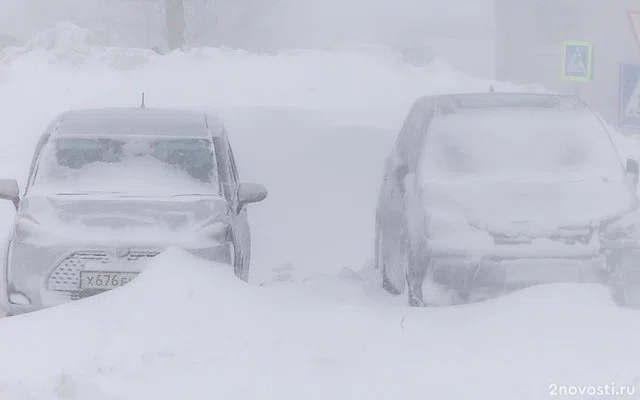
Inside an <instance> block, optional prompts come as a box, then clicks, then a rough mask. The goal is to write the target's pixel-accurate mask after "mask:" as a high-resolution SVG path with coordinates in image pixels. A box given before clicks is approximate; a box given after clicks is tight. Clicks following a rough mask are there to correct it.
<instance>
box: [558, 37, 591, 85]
mask: <svg viewBox="0 0 640 400" xmlns="http://www.w3.org/2000/svg"><path fill="white" fill-rule="evenodd" d="M592 75H593V44H592V43H591V42H576V41H568V42H565V43H564V52H563V57H562V78H563V79H564V80H567V81H573V82H589V81H591V80H592V78H593V77H592Z"/></svg>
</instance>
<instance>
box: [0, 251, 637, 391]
mask: <svg viewBox="0 0 640 400" xmlns="http://www.w3.org/2000/svg"><path fill="white" fill-rule="evenodd" d="M324 286H325V287H324V289H325V293H324V296H326V297H327V298H329V297H332V296H333V294H332V293H331V292H334V293H335V290H336V289H343V290H346V289H349V290H352V291H354V290H357V288H358V284H357V282H355V281H349V280H348V279H347V278H339V277H335V278H334V279H333V280H330V279H327V280H325V281H324ZM298 289H299V292H298V293H295V296H290V295H287V296H285V295H284V293H283V292H282V291H281V290H279V288H278V287H276V286H274V287H264V288H257V287H252V286H251V285H248V284H244V283H242V282H240V281H238V280H237V279H235V278H234V277H233V274H232V273H231V272H230V271H229V269H228V268H226V267H225V266H223V265H217V266H216V265H214V266H212V265H211V264H209V263H205V262H203V261H200V260H198V259H196V258H194V257H192V256H190V255H188V254H187V253H185V252H182V251H180V250H178V249H170V250H169V251H167V252H165V253H164V254H163V255H161V256H160V257H159V258H158V259H156V261H155V262H154V264H153V265H152V266H151V267H149V268H148V269H147V270H146V271H145V272H144V273H143V274H142V275H140V277H139V278H138V279H136V280H135V281H134V282H133V283H131V284H130V285H128V286H125V287H123V288H121V289H117V290H114V291H111V292H109V293H106V294H103V295H99V296H96V297H93V298H90V299H87V300H85V301H81V302H76V303H73V304H68V305H63V306H60V307H57V308H52V309H49V310H45V311H41V312H37V313H33V314H31V315H24V316H19V317H12V318H9V319H3V320H0V343H2V348H1V356H2V358H1V359H0V398H7V399H31V398H33V399H63V398H65V399H67V398H71V399H99V400H102V399H105V400H106V399H131V400H134V399H141V398H153V399H175V398H189V399H208V398H223V399H230V398H234V399H255V398H281V399H289V398H304V399H327V398H338V399H339V398H357V399H388V398H403V399H419V398H425V397H434V398H439V399H460V398H465V399H467V398H468V399H471V398H474V399H478V398H481V399H485V398H486V399H489V398H491V399H496V398H498V399H511V398H519V399H541V398H546V396H548V395H549V393H550V386H551V385H553V384H556V385H560V386H562V385H564V386H571V385H573V386H579V385H594V386H595V385H606V384H609V385H611V384H612V383H614V384H616V385H619V386H620V387H621V386H623V385H631V384H633V383H634V373H633V370H634V367H635V365H636V360H637V355H638V354H637V346H636V335H635V331H636V330H637V329H640V320H638V319H637V318H636V315H635V314H634V313H633V312H629V311H625V310H620V309H615V308H613V307H612V306H611V305H610V301H609V300H608V294H607V293H606V290H604V289H602V288H598V287H575V286H563V285H559V286H555V287H554V286H549V287H541V288H536V289H535V290H529V291H524V292H520V293H518V294H516V295H512V296H509V297H505V298H502V299H500V300H496V301H493V302H486V303H483V304H477V305H472V306H464V307H456V308H449V309H418V310H416V309H405V308H404V307H393V306H390V305H388V304H387V306H384V305H383V304H382V303H378V302H377V301H374V300H373V298H371V300H370V301H369V302H368V304H364V303H362V304H353V303H351V302H346V301H343V302H332V301H328V302H325V301H324V300H323V298H322V297H318V293H308V292H306V290H303V289H304V287H302V286H301V287H299V288H298ZM291 295H293V293H291ZM542 299H544V300H542ZM614 327H615V328H614ZM612 329H615V332H616V334H615V336H613V335H612V334H611V333H612ZM613 337H615V342H613V340H612V339H613ZM634 349H636V350H634ZM2 396H4V397H2ZM585 398H586V397H585Z"/></svg>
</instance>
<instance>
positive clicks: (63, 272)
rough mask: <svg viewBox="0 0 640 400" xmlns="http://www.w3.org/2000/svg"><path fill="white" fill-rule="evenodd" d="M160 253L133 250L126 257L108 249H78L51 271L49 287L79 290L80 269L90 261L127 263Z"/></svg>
mask: <svg viewBox="0 0 640 400" xmlns="http://www.w3.org/2000/svg"><path fill="white" fill-rule="evenodd" d="M158 254H159V252H158V251H154V250H131V251H130V252H129V254H127V255H126V256H125V257H117V256H115V255H112V254H111V253H110V252H108V251H77V252H74V253H72V254H70V255H69V256H67V257H66V258H65V259H64V260H62V261H61V262H60V264H58V266H57V267H56V268H55V269H54V270H53V271H52V272H51V274H50V275H49V278H48V279H47V287H48V289H49V290H55V291H64V292H69V291H79V290H80V271H82V270H84V269H85V267H86V264H87V263H89V262H92V263H103V264H107V265H108V264H110V263H112V262H114V261H116V260H117V261H118V262H121V263H122V262H124V263H126V262H134V261H138V260H142V259H148V258H152V257H155V256H157V255H158Z"/></svg>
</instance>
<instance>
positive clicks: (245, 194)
mask: <svg viewBox="0 0 640 400" xmlns="http://www.w3.org/2000/svg"><path fill="white" fill-rule="evenodd" d="M267 194H268V192H267V189H266V188H265V187H264V186H262V185H261V184H259V183H241V184H240V185H238V210H240V209H242V207H244V206H246V205H247V204H251V203H258V202H260V201H262V200H264V199H265V198H266V197H267Z"/></svg>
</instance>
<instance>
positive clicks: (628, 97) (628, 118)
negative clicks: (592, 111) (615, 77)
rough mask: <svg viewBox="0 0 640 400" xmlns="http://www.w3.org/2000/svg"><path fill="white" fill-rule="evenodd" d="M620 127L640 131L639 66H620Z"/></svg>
mask: <svg viewBox="0 0 640 400" xmlns="http://www.w3.org/2000/svg"><path fill="white" fill-rule="evenodd" d="M619 108H620V125H622V126H625V127H628V128H635V129H640V65H636V64H622V65H621V66H620V106H619Z"/></svg>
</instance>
